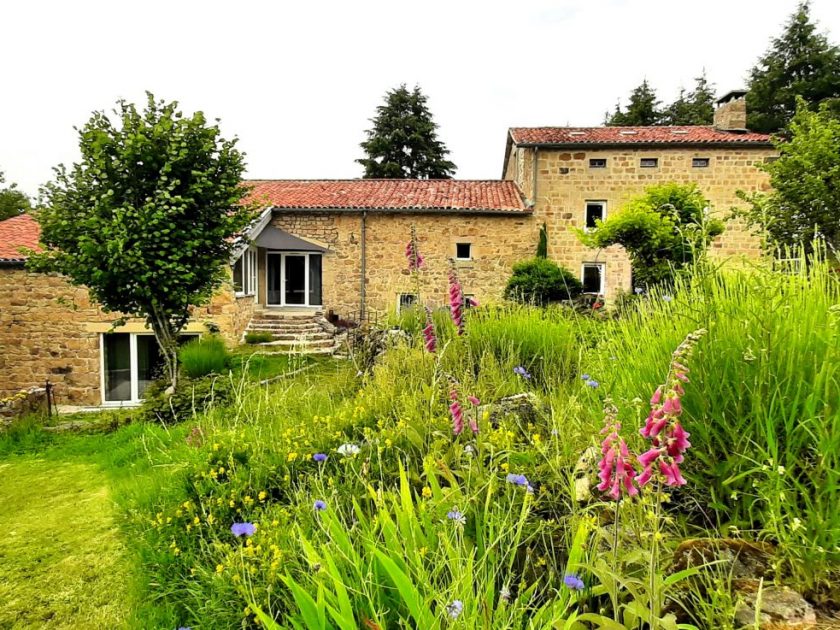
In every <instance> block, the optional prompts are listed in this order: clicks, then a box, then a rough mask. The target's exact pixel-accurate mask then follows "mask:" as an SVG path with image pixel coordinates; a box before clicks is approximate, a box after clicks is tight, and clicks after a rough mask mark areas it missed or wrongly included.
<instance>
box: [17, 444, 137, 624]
mask: <svg viewBox="0 0 840 630" xmlns="http://www.w3.org/2000/svg"><path fill="white" fill-rule="evenodd" d="M107 483H108V480H107V478H106V476H105V475H104V474H103V473H102V472H101V471H100V470H98V469H97V467H96V466H94V465H92V464H89V463H80V462H64V463H62V462H56V461H54V460H45V459H41V458H37V457H34V456H22V457H13V458H10V459H7V460H5V461H3V462H2V463H0V496H2V497H3V501H2V503H0V531H2V532H3V536H0V627H4V628H32V627H43V626H46V627H50V628H80V627H88V628H91V627H97V628H104V627H110V628H116V627H120V626H121V624H122V622H123V621H124V620H125V619H126V617H127V611H128V605H129V602H128V596H127V593H126V578H127V576H128V572H129V563H128V562H127V561H126V558H125V554H124V549H123V545H122V542H121V540H120V535H119V532H118V529H117V527H116V525H115V519H114V512H115V511H116V510H115V508H114V506H113V504H112V503H111V501H110V499H109V495H108V487H107Z"/></svg>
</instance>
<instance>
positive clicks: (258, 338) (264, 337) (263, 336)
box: [245, 331, 274, 344]
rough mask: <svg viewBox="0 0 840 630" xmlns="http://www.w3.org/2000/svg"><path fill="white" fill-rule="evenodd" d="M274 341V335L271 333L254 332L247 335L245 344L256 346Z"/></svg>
mask: <svg viewBox="0 0 840 630" xmlns="http://www.w3.org/2000/svg"><path fill="white" fill-rule="evenodd" d="M273 339H274V335H272V334H271V333H270V332H254V331H250V332H247V333H245V343H249V344H256V343H267V342H269V341H272V340H273Z"/></svg>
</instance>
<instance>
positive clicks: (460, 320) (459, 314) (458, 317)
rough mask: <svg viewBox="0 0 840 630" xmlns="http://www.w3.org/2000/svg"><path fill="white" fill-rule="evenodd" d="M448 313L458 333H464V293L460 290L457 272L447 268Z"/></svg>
mask: <svg viewBox="0 0 840 630" xmlns="http://www.w3.org/2000/svg"><path fill="white" fill-rule="evenodd" d="M449 313H450V314H451V315H452V323H454V324H455V328H457V329H458V334H459V335H463V334H464V294H463V292H462V291H461V283H460V282H459V281H458V274H456V273H455V269H454V268H451V269H450V270H449Z"/></svg>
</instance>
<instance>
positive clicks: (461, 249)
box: [455, 243, 472, 260]
mask: <svg viewBox="0 0 840 630" xmlns="http://www.w3.org/2000/svg"><path fill="white" fill-rule="evenodd" d="M455 258H456V259H457V260H470V259H471V258H472V243H455Z"/></svg>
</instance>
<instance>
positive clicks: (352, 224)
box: [273, 211, 538, 317]
mask: <svg viewBox="0 0 840 630" xmlns="http://www.w3.org/2000/svg"><path fill="white" fill-rule="evenodd" d="M365 221H366V237H365V242H366V260H367V265H366V273H365V277H366V281H365V288H366V302H367V308H368V309H369V310H370V311H371V312H379V313H383V314H384V313H386V312H388V311H390V310H394V309H395V308H396V306H397V302H398V296H399V294H400V293H416V292H417V287H416V286H415V281H414V279H413V278H412V276H411V275H410V274H409V273H408V270H407V262H406V258H405V245H406V243H407V242H408V239H409V237H410V234H411V226H412V225H414V226H415V228H416V231H417V238H418V241H419V248H420V251H421V253H422V254H423V256H424V257H425V260H426V262H425V266H424V269H423V271H422V273H421V274H420V275H421V278H422V281H421V286H420V292H421V299H422V301H423V302H424V303H430V304H434V305H441V304H444V303H445V302H446V290H447V274H448V271H449V261H450V259H453V258H454V257H455V244H456V243H470V244H471V248H472V259H471V260H469V261H456V263H455V264H456V267H457V269H458V273H459V275H460V278H461V281H462V284H463V286H464V292H465V293H467V294H471V295H474V296H475V297H476V298H477V299H478V300H479V301H480V302H488V301H498V300H500V299H501V296H502V292H503V289H504V286H505V284H506V283H507V280H508V279H509V277H510V273H511V267H512V266H513V264H514V263H515V262H518V261H520V260H523V259H525V258H529V257H531V256H533V255H534V251H535V250H536V245H537V238H538V228H537V225H536V223H535V222H534V221H533V218H532V217H531V216H530V215H529V214H523V215H520V216H509V215H504V216H493V215H469V214H451V215H447V214H441V213H438V214H419V213H418V214H407V213H406V214H403V213H384V212H378V211H374V212H368V213H367V218H366V220H365ZM273 223H274V225H276V226H277V227H278V228H280V229H283V230H286V231H287V232H290V233H292V234H294V235H295V236H299V237H300V238H304V239H307V240H311V241H313V242H316V243H318V244H320V245H323V246H324V247H326V248H327V249H328V250H329V251H328V252H327V253H326V254H325V255H324V261H323V298H324V308H325V309H326V310H333V311H334V312H335V313H337V314H338V315H339V316H341V317H353V316H354V315H355V316H358V313H359V310H360V295H361V255H362V246H361V242H362V215H361V213H358V212H344V213H341V212H323V213H314V212H308V213H298V212H288V213H286V214H281V215H278V216H275V217H274V219H273Z"/></svg>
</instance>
